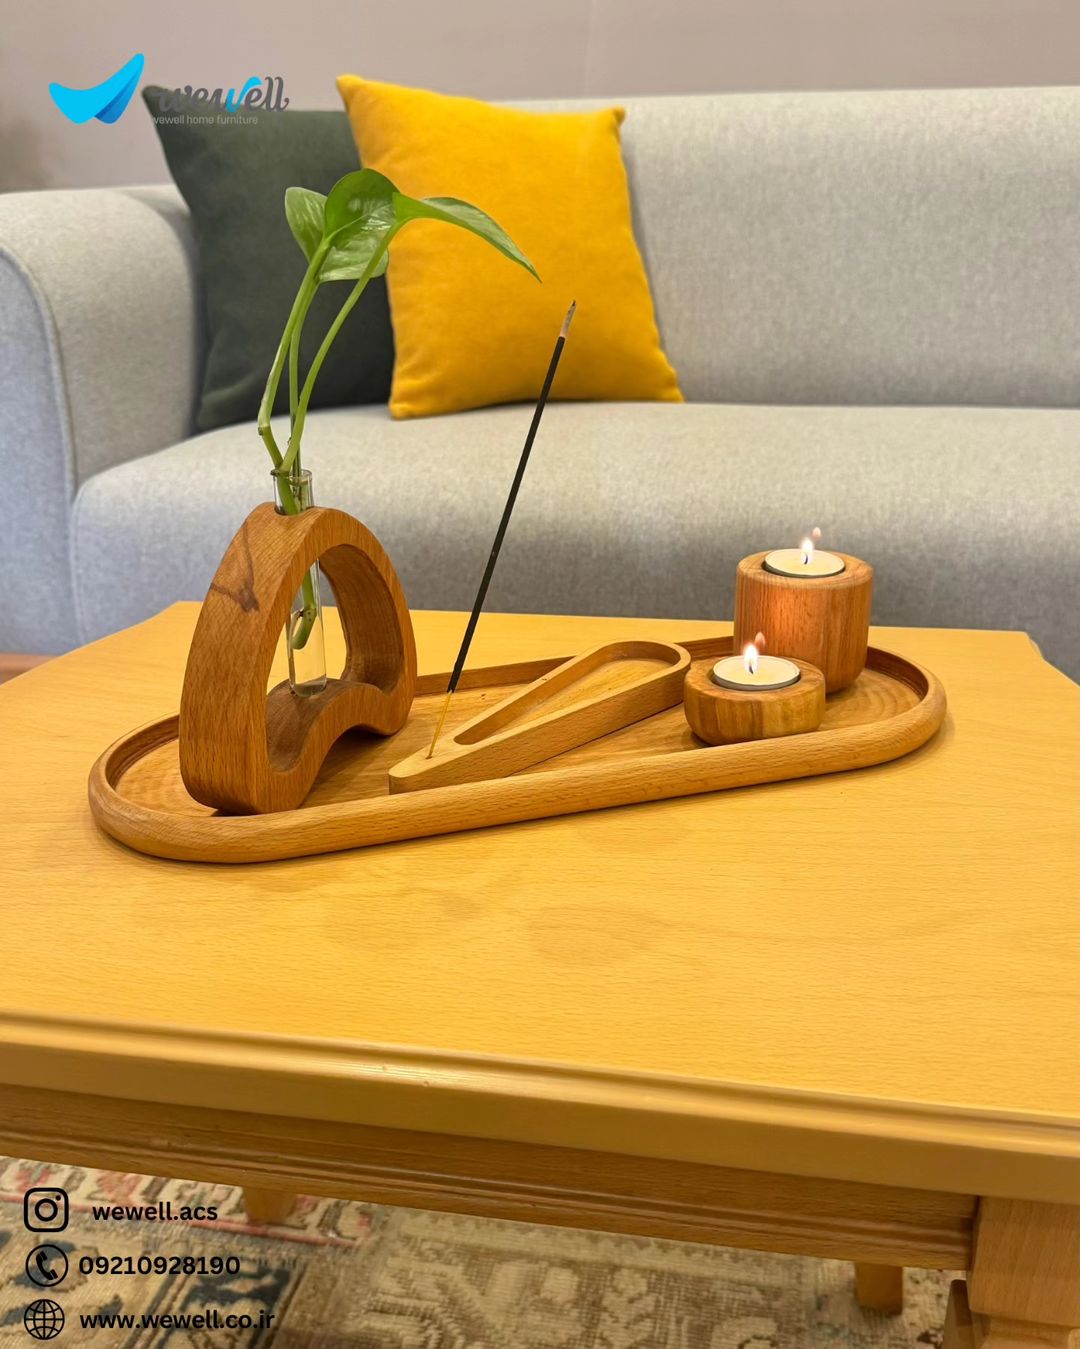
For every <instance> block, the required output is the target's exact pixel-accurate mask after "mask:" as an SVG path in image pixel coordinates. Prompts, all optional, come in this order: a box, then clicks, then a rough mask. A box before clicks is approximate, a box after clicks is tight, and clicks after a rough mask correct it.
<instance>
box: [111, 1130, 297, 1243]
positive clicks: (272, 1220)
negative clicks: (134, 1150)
mask: <svg viewBox="0 0 1080 1349" xmlns="http://www.w3.org/2000/svg"><path fill="white" fill-rule="evenodd" d="M129 1146H130V1145H129ZM295 1204H296V1195H295V1194H294V1193H292V1192H290V1191H289V1190H267V1189H264V1188H262V1187H260V1186H258V1185H245V1186H244V1211H245V1213H246V1214H247V1216H248V1220H249V1221H250V1222H253V1223H262V1224H263V1225H264V1226H267V1227H271V1226H273V1225H275V1224H277V1223H283V1222H284V1221H285V1219H286V1218H287V1217H288V1216H289V1214H290V1213H291V1212H292V1211H293V1206H294V1205H295Z"/></svg>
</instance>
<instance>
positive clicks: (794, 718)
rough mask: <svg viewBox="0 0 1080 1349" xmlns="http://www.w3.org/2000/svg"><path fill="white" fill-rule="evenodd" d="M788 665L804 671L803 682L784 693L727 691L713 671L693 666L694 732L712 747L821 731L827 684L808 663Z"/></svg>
mask: <svg viewBox="0 0 1080 1349" xmlns="http://www.w3.org/2000/svg"><path fill="white" fill-rule="evenodd" d="M786 659H789V660H792V664H793V665H797V666H798V667H799V675H800V678H799V680H798V682H797V683H795V684H789V685H788V686H787V687H786V688H782V689H754V688H746V689H726V688H722V687H721V686H720V685H719V684H717V683H716V682H715V681H714V680H713V678H712V674H711V667H710V666H708V665H695V666H693V667H692V668H691V669H690V670H689V671H688V672H687V675H686V684H685V687H684V689H683V710H684V711H685V713H686V720H687V721H688V722H689V723H690V729H691V730H692V731H693V732H694V734H695V735H696V736H698V737H699V738H700V739H701V740H704V741H705V743H706V744H707V745H735V744H738V743H739V742H741V741H743V740H768V739H771V738H772V737H773V736H778V735H799V734H801V733H802V732H803V731H816V730H817V728H818V727H819V726H820V725H821V722H822V718H823V717H824V716H825V680H824V678H823V677H822V673H821V671H820V670H818V669H817V668H816V667H815V666H813V665H809V664H807V662H806V661H803V660H793V659H792V658H791V657H786Z"/></svg>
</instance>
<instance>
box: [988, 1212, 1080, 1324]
mask: <svg viewBox="0 0 1080 1349" xmlns="http://www.w3.org/2000/svg"><path fill="white" fill-rule="evenodd" d="M967 1291H968V1300H969V1302H970V1304H971V1311H972V1313H973V1317H972V1320H973V1322H974V1327H973V1333H974V1343H975V1345H976V1346H977V1347H978V1349H1077V1343H1078V1341H1080V1333H1078V1329H1077V1328H1080V1208H1073V1207H1072V1206H1070V1205H1065V1204H1033V1203H1029V1202H1027V1201H1023V1200H1018V1199H983V1200H981V1201H980V1203H979V1211H978V1217H977V1219H976V1224H975V1254H974V1258H973V1262H972V1267H971V1274H970V1277H969V1279H968V1290H967ZM980 1332H981V1340H980V1339H979V1335H980Z"/></svg>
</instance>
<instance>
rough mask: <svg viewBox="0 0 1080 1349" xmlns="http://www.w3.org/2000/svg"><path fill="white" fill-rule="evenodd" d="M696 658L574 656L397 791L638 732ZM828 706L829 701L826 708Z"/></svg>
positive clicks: (654, 650)
mask: <svg viewBox="0 0 1080 1349" xmlns="http://www.w3.org/2000/svg"><path fill="white" fill-rule="evenodd" d="M689 668H690V653H689V652H688V651H686V650H685V649H684V648H683V647H681V646H675V645H674V644H673V643H671V642H648V641H641V640H640V639H636V640H635V639H632V640H630V641H625V642H605V643H604V644H603V645H602V646H596V647H593V648H592V649H591V650H589V651H585V652H582V654H581V655H580V656H572V657H571V658H570V659H569V660H567V661H564V662H563V663H562V664H561V665H556V666H555V668H554V669H553V670H550V671H549V672H548V673H547V674H544V675H541V676H540V678H539V679H536V680H534V681H533V682H532V683H531V684H526V685H525V686H524V687H523V688H520V689H517V690H515V692H513V693H511V694H510V696H509V697H507V698H503V699H502V700H501V701H500V702H498V703H496V704H495V706H494V707H492V708H490V709H488V710H486V711H483V712H481V713H480V714H479V715H478V716H475V717H471V718H470V719H469V720H468V721H465V722H463V723H461V724H460V725H458V726H457V728H456V729H455V730H453V731H449V732H447V733H446V734H444V735H442V736H441V737H440V738H439V741H438V743H437V744H436V746H435V752H434V754H432V755H431V757H430V758H429V757H428V750H429V748H430V746H427V747H425V748H424V749H422V750H417V752H416V753H415V754H411V755H410V756H409V757H408V758H407V759H403V760H402V761H401V762H400V763H397V764H394V765H393V767H392V768H391V769H390V790H391V791H392V792H407V791H417V790H420V789H424V788H430V787H451V786H454V785H456V784H458V783H462V782H480V781H482V780H484V779H485V778H499V777H507V776H509V774H511V773H516V772H518V771H519V770H520V769H522V768H528V767H530V766H531V765H532V764H536V763H542V762H543V761H544V760H545V759H551V758H553V757H554V756H555V755H557V754H565V753H566V752H567V751H568V750H571V749H576V748H577V747H578V746H579V745H584V744H588V742H589V741H590V740H596V739H598V738H599V737H600V736H605V735H608V734H610V732H612V731H618V730H621V729H622V728H623V727H625V726H631V725H633V724H634V723H635V722H640V721H642V720H644V719H645V718H646V717H651V716H653V715H654V714H655V713H657V712H663V711H665V710H666V709H667V708H669V707H674V706H675V705H676V704H677V703H678V702H680V700H681V699H682V692H683V680H684V678H685V677H686V672H687V670H688V669H689ZM822 705H823V706H824V700H823V704H822Z"/></svg>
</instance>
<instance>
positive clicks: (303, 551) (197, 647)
mask: <svg viewBox="0 0 1080 1349" xmlns="http://www.w3.org/2000/svg"><path fill="white" fill-rule="evenodd" d="M316 561H318V562H320V564H321V566H322V570H323V572H324V574H325V575H326V578H327V580H328V581H329V582H330V584H331V586H332V587H333V589H334V595H335V597H336V599H337V602H338V614H339V617H340V621H341V626H342V629H343V631H344V635H345V662H344V668H343V669H342V672H341V675H340V676H339V677H338V678H334V679H330V680H328V681H327V686H326V688H325V689H324V690H323V692H321V693H319V694H316V695H314V696H311V697H305V698H298V697H296V696H295V695H294V694H293V693H292V691H291V689H290V688H289V685H288V681H283V682H282V683H280V684H278V685H277V686H276V687H275V688H273V689H271V690H270V693H269V695H268V694H267V693H266V688H267V684H268V682H269V679H270V670H271V666H272V664H273V659H274V652H275V650H276V648H277V645H278V642H279V639H280V636H281V632H282V629H283V627H284V624H285V620H286V617H287V616H288V613H289V607H290V605H291V602H292V599H293V596H294V595H295V594H296V592H297V590H298V589H299V588H300V583H301V581H302V580H303V578H304V577H305V576H306V575H307V573H308V571H309V569H310V568H311V566H312V564H313V563H314V562H316ZM415 688H416V645H415V642H414V639H413V631H412V620H411V619H410V617H409V610H408V606H407V604H406V603H405V596H404V594H403V592H402V589H401V585H400V583H399V582H398V579H397V574H396V573H395V571H394V568H393V566H392V565H391V562H390V559H389V558H388V557H387V555H386V553H385V552H384V551H383V548H382V546H381V545H380V544H379V541H378V540H377V539H376V538H375V536H374V535H373V534H372V533H371V531H370V530H369V529H367V528H365V526H363V525H362V524H360V522H359V521H358V520H354V519H353V517H352V516H350V515H346V514H345V513H344V512H343V511H336V510H327V509H325V508H321V507H315V508H313V509H311V510H307V511H302V512H301V513H300V514H299V515H283V514H280V513H279V512H278V511H277V510H275V508H274V507H273V506H272V505H270V504H269V503H265V504H264V505H262V506H258V507H256V509H255V510H253V511H252V512H251V514H250V515H249V516H248V518H247V519H246V520H245V521H244V523H243V524H242V525H241V526H240V529H239V530H238V532H237V534H236V536H235V538H234V539H233V541H232V542H231V543H230V545H229V547H228V549H227V550H226V552H225V556H224V557H223V558H222V560H221V565H220V566H219V567H218V570H217V572H216V574H215V576H214V579H213V581H212V582H211V584H210V589H209V591H208V592H207V596H206V599H205V601H204V603H203V606H202V610H201V612H200V615H199V621H198V623H197V624H196V626H195V634H194V636H193V638H192V641H191V650H190V652H189V654H188V659H187V668H186V671H185V674H184V688H183V693H182V694H181V697H180V719H179V733H178V738H179V765H180V774H181V777H182V778H183V781H184V785H185V787H186V788H187V790H188V792H189V793H190V794H191V796H192V797H193V798H194V799H195V800H196V801H200V802H202V803H203V804H204V805H207V806H212V807H214V808H216V809H219V810H228V811H233V812H239V813H241V814H243V813H248V812H254V813H266V812H272V811H282V810H292V809H294V808H295V807H296V806H299V805H300V803H301V802H302V801H303V799H304V797H305V796H307V794H308V792H309V791H310V789H311V785H312V783H313V782H314V781H315V778H316V776H317V775H318V772H319V770H320V768H321V767H322V765H323V762H324V760H325V759H326V755H327V753H328V751H329V749H330V746H331V745H333V744H334V742H335V741H336V740H337V739H338V738H339V736H341V734H342V733H343V732H344V731H347V730H349V729H352V728H362V729H364V730H367V731H371V732H374V733H375V734H377V735H392V734H393V733H394V732H395V731H397V730H400V728H401V727H402V726H403V725H404V723H405V720H406V718H407V717H408V715H409V708H410V707H411V705H412V699H413V693H414V691H415Z"/></svg>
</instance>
